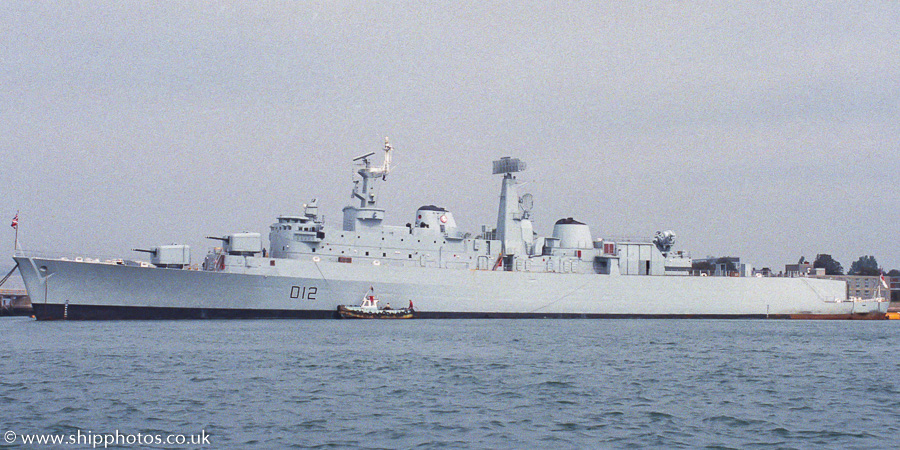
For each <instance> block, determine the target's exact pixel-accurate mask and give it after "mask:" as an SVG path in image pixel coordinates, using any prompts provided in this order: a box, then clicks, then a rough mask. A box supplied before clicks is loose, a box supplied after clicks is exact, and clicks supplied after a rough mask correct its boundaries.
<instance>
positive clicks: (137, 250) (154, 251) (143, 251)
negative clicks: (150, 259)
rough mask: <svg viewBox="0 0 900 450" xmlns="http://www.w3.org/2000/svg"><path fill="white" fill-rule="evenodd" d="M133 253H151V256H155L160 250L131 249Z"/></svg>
mask: <svg viewBox="0 0 900 450" xmlns="http://www.w3.org/2000/svg"><path fill="white" fill-rule="evenodd" d="M131 251H133V252H142V253H150V254H153V255H155V254H156V252H158V251H159V250H157V249H154V250H147V249H146V248H133V249H131Z"/></svg>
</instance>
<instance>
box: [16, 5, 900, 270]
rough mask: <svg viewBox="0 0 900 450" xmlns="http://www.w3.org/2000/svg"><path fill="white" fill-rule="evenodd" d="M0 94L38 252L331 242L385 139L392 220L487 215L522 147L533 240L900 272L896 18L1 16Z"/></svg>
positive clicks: (97, 10) (731, 8)
mask: <svg viewBox="0 0 900 450" xmlns="http://www.w3.org/2000/svg"><path fill="white" fill-rule="evenodd" d="M0 84H2V86H3V89H2V90H0V181H2V182H0V214H3V215H4V216H2V218H3V220H6V221H8V220H9V219H11V218H12V216H13V215H14V214H15V212H16V210H17V209H18V210H21V216H20V217H21V220H20V223H21V231H20V238H21V239H22V242H23V243H24V245H25V247H26V249H30V250H39V251H47V252H59V253H67V254H84V255H102V256H126V257H137V256H138V255H136V254H133V253H131V252H130V251H129V250H130V249H131V248H133V247H139V246H150V245H154V244H164V243H172V242H182V243H187V244H190V245H191V246H192V247H193V249H194V258H195V260H200V258H202V255H203V254H204V253H205V251H206V249H207V248H208V247H211V246H212V245H213V244H214V243H213V242H211V241H208V240H205V239H203V236H206V235H213V234H222V233H227V232H231V231H260V232H262V233H263V234H264V235H267V233H268V225H269V224H270V223H271V222H272V221H273V219H274V217H275V216H276V215H278V214H281V213H292V212H297V211H299V209H300V205H301V204H302V203H304V202H306V201H308V200H309V199H310V198H312V197H318V198H319V199H320V206H321V209H322V211H323V212H324V213H325V214H326V216H327V217H328V218H329V222H331V223H333V224H336V223H337V220H338V219H339V214H340V209H341V208H342V207H343V206H344V205H345V204H346V203H347V201H348V198H349V190H350V187H351V186H350V176H351V166H350V165H349V161H350V159H351V158H352V157H354V156H357V155H359V154H362V153H365V152H368V151H378V150H379V149H380V148H381V145H382V141H381V140H382V138H383V137H384V136H390V137H391V140H392V143H393V145H394V148H395V149H396V152H395V156H394V161H395V163H396V164H397V168H396V171H395V172H393V173H392V174H391V175H390V176H389V177H388V183H387V184H385V185H383V186H382V189H381V194H382V201H383V206H384V207H386V208H387V209H388V222H389V223H391V224H394V225H402V224H405V223H406V222H409V221H411V220H412V215H413V213H414V210H415V208H416V207H418V206H419V205H423V204H432V203H434V204H438V205H441V206H445V207H447V208H450V209H452V210H453V211H454V213H455V215H456V216H457V221H458V222H459V224H460V226H461V227H463V228H465V229H468V230H470V231H477V230H480V227H481V225H482V224H493V223H494V222H495V221H496V208H497V205H496V201H497V197H498V194H499V184H500V183H499V179H498V178H496V177H493V176H491V175H490V161H491V160H493V159H496V158H498V157H500V156H505V155H511V156H518V157H520V158H522V159H524V160H526V161H527V162H528V164H529V170H528V171H527V172H525V173H524V174H522V176H521V177H520V179H521V180H523V181H527V182H528V184H527V185H526V187H525V190H526V191H529V192H531V193H533V194H534V197H535V212H536V214H537V217H536V230H537V231H538V232H539V233H542V234H547V233H549V232H550V230H551V225H552V223H553V222H554V221H555V220H556V219H558V218H560V217H568V216H574V217H576V218H578V219H580V220H582V221H585V222H588V223H589V224H590V225H591V227H592V231H593V233H594V235H595V237H603V236H623V235H625V236H645V235H646V236H649V235H652V234H653V233H654V232H655V231H657V230H663V229H673V230H675V231H676V232H677V233H678V245H677V248H678V249H683V250H687V251H689V252H691V254H692V255H693V256H694V257H704V256H707V255H717V256H724V255H734V256H740V257H742V259H744V260H745V261H747V262H750V263H751V264H753V265H755V266H757V267H761V266H770V267H772V268H774V269H776V270H779V269H783V265H784V264H785V263H789V262H795V261H796V260H797V259H798V258H799V257H800V256H801V255H805V256H806V257H807V258H813V257H814V256H815V254H816V253H831V254H833V256H834V257H835V258H836V259H838V260H839V261H840V262H841V263H843V265H844V267H845V269H846V268H849V266H850V263H851V262H852V261H853V260H855V259H856V258H857V257H859V256H861V255H864V254H873V255H875V256H876V257H877V258H878V261H879V262H880V263H881V264H882V265H883V266H885V268H886V269H891V268H900V252H898V246H897V241H898V236H900V221H898V213H897V211H898V210H900V200H898V189H897V187H898V181H897V179H898V178H897V177H898V174H900V121H898V112H900V3H897V2H833V3H832V2H821V1H816V2H800V1H792V2H783V3H771V2H748V3H735V4H728V5H725V6H723V3H722V2H709V3H702V2H701V3H697V2H650V3H648V4H645V5H638V6H635V5H633V4H631V3H630V2H629V3H628V4H627V5H619V4H612V5H609V4H605V2H601V3H599V4H598V3H594V2H590V3H588V2H584V3H577V4H574V5H572V4H569V3H568V2H564V3H561V4H553V3H549V2H541V3H535V4H531V5H530V6H522V5H519V4H508V3H506V2H499V3H486V2H482V1H479V2H468V3H466V2H446V3H429V4H425V5H423V4H422V3H420V2H410V3H397V2H321V3H310V2H273V3H256V2H251V3H206V2H204V3H165V4H157V2H134V3H123V2H115V3H108V4H105V3H104V2H71V3H69V2H56V1H53V2H31V1H29V2H4V3H0ZM6 216H8V217H6ZM7 223H8V222H7ZM6 230H7V231H6V232H5V234H6V235H7V239H6V240H7V241H8V244H7V245H5V248H7V251H8V253H9V254H11V253H12V239H13V233H12V230H11V229H10V228H6Z"/></svg>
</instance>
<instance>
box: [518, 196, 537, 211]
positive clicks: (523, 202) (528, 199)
mask: <svg viewBox="0 0 900 450" xmlns="http://www.w3.org/2000/svg"><path fill="white" fill-rule="evenodd" d="M519 206H521V207H522V211H528V212H531V208H534V196H533V195H531V194H525V195H523V196H521V197H519Z"/></svg>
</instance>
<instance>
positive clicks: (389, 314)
mask: <svg viewBox="0 0 900 450" xmlns="http://www.w3.org/2000/svg"><path fill="white" fill-rule="evenodd" d="M337 312H338V315H340V317H341V318H342V319H412V318H413V314H414V313H415V310H414V309H413V304H412V300H410V302H409V306H408V307H406V308H400V309H393V308H391V304H390V303H388V304H387V305H385V306H384V307H383V308H379V307H378V298H377V297H376V296H375V288H369V290H368V291H367V292H366V295H365V296H363V299H362V303H361V304H360V305H359V306H356V305H338V307H337Z"/></svg>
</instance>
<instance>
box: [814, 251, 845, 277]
mask: <svg viewBox="0 0 900 450" xmlns="http://www.w3.org/2000/svg"><path fill="white" fill-rule="evenodd" d="M813 267H815V268H816V269H825V275H843V274H844V266H842V265H841V263H839V262H837V261H835V260H834V259H832V258H831V255H828V254H825V253H820V254H818V255H816V260H815V262H813Z"/></svg>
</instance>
